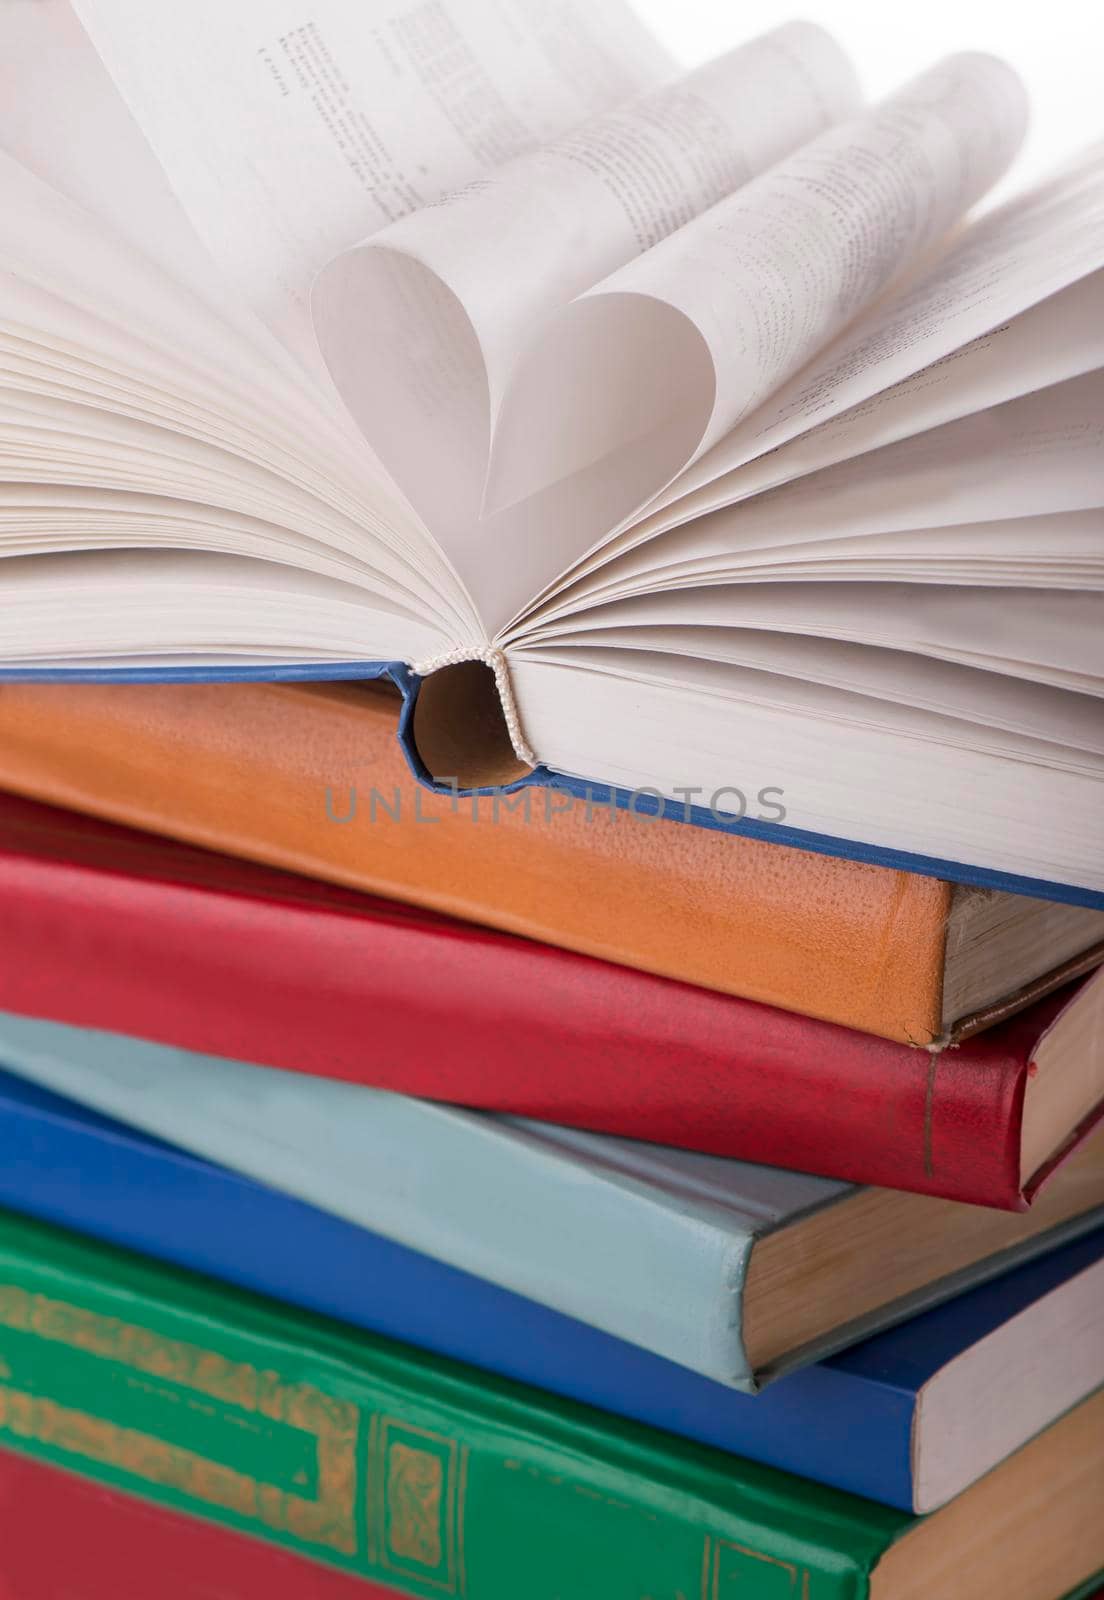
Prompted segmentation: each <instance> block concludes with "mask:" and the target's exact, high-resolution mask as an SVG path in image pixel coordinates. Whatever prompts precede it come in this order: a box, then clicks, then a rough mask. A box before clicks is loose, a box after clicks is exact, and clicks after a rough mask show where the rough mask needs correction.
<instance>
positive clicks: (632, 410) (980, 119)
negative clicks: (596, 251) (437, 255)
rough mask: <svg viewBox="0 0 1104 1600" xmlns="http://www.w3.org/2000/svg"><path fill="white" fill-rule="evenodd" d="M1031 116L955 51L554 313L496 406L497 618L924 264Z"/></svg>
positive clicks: (492, 563)
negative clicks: (903, 274)
mask: <svg viewBox="0 0 1104 1600" xmlns="http://www.w3.org/2000/svg"><path fill="white" fill-rule="evenodd" d="M1024 117H1025V110H1024V98H1023V90H1022V88H1021V86H1020V84H1019V82H1018V80H1017V79H1016V78H1015V76H1014V75H1013V74H1012V73H1011V72H1010V71H1009V69H1008V68H1007V67H1005V66H1004V65H1003V64H1002V63H1000V62H997V61H995V60H993V59H992V58H991V57H988V56H975V55H967V56H955V57H952V58H950V59H949V60H947V61H945V62H943V63H941V64H939V65H938V66H936V67H934V68H932V69H931V71H929V72H927V73H925V74H923V75H922V76H921V77H920V78H918V79H917V80H915V82H914V83H912V84H910V85H908V86H906V88H904V89H903V90H901V91H900V92H899V93H898V94H896V95H894V96H892V97H891V98H890V99H889V100H888V101H886V102H884V104H882V105H881V106H879V107H876V108H875V109H874V110H873V111H871V112H870V113H868V114H867V115H866V116H863V117H859V118H856V119H853V120H852V121H850V122H847V123H845V124H844V125H842V126H841V127H839V128H836V129H833V130H831V131H830V132H828V133H825V134H822V135H821V136H820V138H819V139H816V140H814V141H813V142H812V143H811V144H810V145H808V146H806V147H804V148H803V149H801V150H799V151H798V152H797V153H796V154H794V155H793V156H790V157H788V158H787V159H786V160H784V161H782V162H780V163H778V164H777V165H776V166H775V167H773V168H771V169H770V170H769V171H768V172H767V173H765V174H763V175H762V176H761V177H759V178H757V179H755V180H753V181H752V182H751V183H750V184H748V185H746V186H745V187H744V188H743V189H740V190H738V191H737V192H736V194H734V195H733V196H731V197H730V198H729V199H727V200H724V201H721V202H720V203H719V204H718V205H716V206H713V207H712V208H711V209H710V210H709V211H707V212H705V213H704V214H703V215H702V216H701V217H699V218H697V219H696V220H695V221H693V222H691V223H689V224H688V225H687V226H686V227H684V228H681V229H679V230H678V232H676V233H673V234H671V235H670V236H669V237H668V238H666V239H664V240H662V241H661V242H660V243H659V244H657V245H656V246H655V247H654V248H653V249H652V250H649V251H648V252H647V253H645V254H644V255H642V256H639V257H638V258H637V259H636V260H635V261H633V262H631V263H629V264H628V265H627V266H625V267H623V268H622V269H620V271H618V272H616V273H614V274H613V275H612V276H611V277H609V278H607V279H606V280H604V281H603V283H601V284H600V285H598V286H597V287H596V288H595V289H593V290H591V291H590V292H589V293H588V294H586V295H584V296H582V297H580V298H579V299H578V300H576V301H575V302H573V303H572V305H571V306H569V307H567V308H566V309H565V310H564V311H563V312H561V313H559V314H557V315H554V316H552V317H551V318H549V320H548V322H547V324H546V326H545V330H544V333H543V334H542V337H541V338H540V340H539V341H537V343H536V344H535V345H534V346H533V347H532V348H531V349H530V351H529V352H528V354H527V355H526V357H525V358H524V359H523V361H522V362H521V363H520V366H519V368H518V369H517V371H516V372H515V374H514V376H513V378H512V380H511V383H510V386H509V388H508V390H507V394H506V398H505V400H504V402H503V405H502V408H501V410H500V412H499V415H498V418H497V425H496V428H495V435H494V440H493V444H492V458H491V469H490V474H489V479H488V489H487V496H486V500H487V506H488V507H489V508H494V507H500V508H503V509H502V510H501V511H500V512H499V515H498V516H495V517H490V518H487V519H486V520H485V523H484V527H483V530H482V531H483V540H484V544H485V546H486V549H485V552H484V559H485V561H486V563H487V565H488V566H489V567H491V568H492V569H493V571H492V580H493V583H494V594H493V604H492V601H491V600H490V599H488V595H487V593H486V592H485V590H484V588H483V587H482V576H481V579H480V586H479V587H477V588H476V591H475V593H476V599H477V603H478V604H479V605H480V609H481V611H482V612H483V614H484V616H485V618H487V617H488V612H490V613H491V617H490V618H489V619H488V620H493V622H494V624H495V625H496V626H498V627H501V626H503V625H504V624H505V623H507V622H508V621H509V619H510V617H511V615H514V614H516V613H517V611H518V610H519V609H520V608H521V607H522V606H523V605H524V604H525V603H526V601H528V600H530V599H531V598H532V596H533V594H534V591H539V590H540V589H541V588H542V587H544V585H545V584H547V583H548V582H550V581H551V580H553V579H554V578H555V577H556V576H558V573H560V572H563V571H564V570H565V568H567V567H569V566H571V565H574V563H575V562H576V561H577V560H578V559H579V558H580V557H582V556H583V555H585V554H586V553H587V551H588V550H590V549H592V548H596V547H597V546H598V545H600V543H602V542H603V541H604V540H605V539H608V538H609V537H610V535H611V533H612V532H613V530H615V529H616V528H618V527H619V526H621V525H623V524H624V522H625V521H626V520H627V519H628V518H630V517H631V516H633V515H634V514H635V513H636V512H637V511H638V510H639V509H640V507H641V506H642V505H644V504H646V503H647V501H648V500H650V499H651V498H652V497H653V496H654V495H656V494H657V493H658V492H659V491H660V490H661V489H662V488H663V487H664V486H665V485H666V484H667V483H669V482H671V480H672V479H674V478H675V477H676V476H677V475H678V474H679V473H680V472H682V471H683V470H684V469H685V468H686V466H687V464H688V463H689V462H690V461H691V460H693V459H694V458H695V457H696V456H698V455H700V454H701V453H703V452H704V451H705V450H707V449H708V448H709V446H710V445H711V444H713V443H714V442H715V441H716V440H717V439H718V438H720V437H721V436H722V435H723V434H725V433H726V432H728V431H729V430H731V429H732V428H733V427H734V426H735V424H736V423H737V422H738V421H739V420H740V418H741V417H742V416H744V415H745V414H747V413H749V412H751V411H753V410H754V409H755V407H756V406H757V405H759V404H760V403H761V402H762V401H763V400H764V399H765V397H766V396H767V394H769V393H770V392H771V391H772V390H773V389H774V388H777V387H778V386H779V385H780V384H781V383H782V382H783V381H784V380H785V379H786V378H787V377H788V376H789V375H790V374H791V373H792V372H794V371H796V370H797V369H798V368H799V367H801V366H803V365H804V364H805V363H806V362H807V361H808V360H809V359H810V357H811V356H812V355H813V354H814V353H815V352H816V351H817V350H818V349H819V348H821V347H822V346H823V345H824V344H826V343H827V342H828V340H829V339H831V338H832V337H833V336H834V335H835V334H836V333H837V332H839V330H840V329H841V328H842V326H843V325H844V324H845V323H846V322H848V321H850V320H851V318H852V317H854V316H855V315H856V314H857V313H858V312H859V311H860V310H861V309H862V307H863V306H864V305H865V304H866V303H867V302H869V301H870V300H871V299H873V298H874V297H875V296H876V295H878V294H879V293H880V292H881V291H882V290H883V289H884V288H885V287H886V286H887V285H888V284H889V283H890V281H891V280H892V279H893V278H895V277H896V276H897V275H898V274H899V273H900V272H902V271H903V270H904V269H905V268H906V267H908V266H909V265H911V264H913V263H915V261H916V259H917V257H918V256H920V255H922V254H923V253H924V252H925V251H927V250H928V249H929V248H931V247H932V246H933V245H934V243H935V241H936V240H938V239H939V238H941V237H942V236H943V234H944V233H945V232H946V231H947V230H948V229H949V228H950V227H951V226H952V225H953V224H954V223H955V222H956V221H957V220H958V219H959V218H960V216H961V215H962V213H963V212H964V211H965V210H966V209H967V208H968V207H969V206H970V205H972V204H973V203H974V201H975V200H977V199H978V198H979V196H980V195H981V194H983V193H984V192H985V190H986V189H987V188H988V187H989V185H990V184H991V183H993V182H994V181H995V180H996V178H997V177H998V176H999V175H1000V174H1001V172H1003V170H1004V169H1005V167H1006V166H1007V164H1008V162H1009V161H1010V160H1011V158H1012V155H1013V154H1014V152H1015V150H1016V148H1017V147H1018V144H1019V142H1020V139H1021V136H1022V133H1023V126H1024ZM565 558H566V559H565ZM468 581H469V586H472V585H473V579H472V578H471V577H469V579H468ZM503 613H504V614H503Z"/></svg>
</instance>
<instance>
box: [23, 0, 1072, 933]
mask: <svg viewBox="0 0 1104 1600" xmlns="http://www.w3.org/2000/svg"><path fill="white" fill-rule="evenodd" d="M1025 119H1026V104H1025V97H1024V93H1023V90H1022V87H1021V86H1020V84H1019V83H1018V81H1017V80H1016V78H1015V76H1014V75H1013V74H1012V73H1011V72H1010V71H1009V69H1008V68H1006V67H1005V66H1004V65H1003V64H1002V63H1000V62H999V61H996V60H994V59H993V58H991V57H988V56H985V55H981V54H963V55H958V56H953V57H950V58H948V59H947V60H944V61H942V62H938V63H936V64H935V65H934V66H931V67H929V68H927V69H926V70H924V71H922V72H921V73H920V74H919V75H918V76H917V77H916V78H914V79H913V80H912V81H911V82H909V83H907V84H905V85H904V86H903V87H902V88H901V89H899V90H898V91H897V92H896V93H895V94H893V95H892V96H890V98H889V99H887V100H885V101H883V102H882V103H880V104H876V105H873V106H869V107H867V106H864V105H863V103H862V100H861V97H860V93H859V88H858V85H857V83H856V79H855V75H854V73H853V71H852V69H851V66H850V64H849V63H848V61H847V59H846V57H845V56H844V55H843V53H842V52H841V51H840V49H839V48H838V47H837V45H836V44H835V43H834V41H833V40H831V39H830V38H829V37H828V36H827V35H826V34H825V33H823V32H822V31H821V30H820V29H819V28H816V27H814V26H812V25H810V24H806V23H790V24H787V25H786V26H784V27H781V28H778V29H775V30H774V31H773V32H771V33H768V34H766V35H764V36H762V37H761V38H758V39H754V40H751V41H750V42H748V43H745V44H742V45H740V46H738V47H737V48H734V49H733V50H732V51H731V52H730V53H728V54H727V55H725V56H722V57H720V58H719V59H717V60H715V61H711V62H708V63H706V64H705V65H703V66H701V67H698V68H696V69H695V70H693V71H690V72H683V71H680V70H679V69H678V68H677V67H676V65H675V64H674V63H673V62H671V61H670V60H669V59H668V58H667V57H666V55H665V54H664V52H663V51H662V50H661V49H660V48H659V46H658V45H657V44H656V43H655V41H654V40H652V39H651V38H650V36H649V35H648V34H647V32H646V31H645V30H644V29H643V28H642V27H641V25H640V24H639V22H638V21H637V20H636V19H635V17H634V15H633V14H632V12H631V11H630V9H629V8H628V7H627V5H625V4H623V3H622V0H585V3H584V0H550V3H549V0H464V3H463V4H461V3H460V0H365V3H364V4H361V5H358V6H356V7H350V6H348V5H346V4H344V3H343V0H294V3H293V0H265V3H264V4H263V5H262V4H261V3H260V0H240V3H238V4H235V5H234V6H226V5H224V4H216V0H191V3H190V4H189V5H188V6H186V7H178V6H172V5H170V4H168V0H151V3H149V4H147V5H145V6H143V7H141V8H137V9H136V8H134V7H133V6H131V5H129V4H127V3H126V0H72V3H69V0H7V4H5V6H4V7H3V9H2V11H0V253H2V256H3V264H4V269H5V270H4V273H3V275H2V278H0V376H2V387H0V556H2V557H3V560H2V561H0V608H2V609H0V616H2V621H0V673H2V674H4V675H7V676H9V677H10V676H13V675H16V676H28V675H31V676H43V677H58V678H66V677H73V676H74V675H75V676H77V677H79V676H81V675H88V674H89V673H93V674H95V675H97V676H104V675H108V676H110V675H111V674H113V673H118V674H122V675H125V676H127V677H130V678H134V677H143V676H146V677H164V676H172V675H178V676H184V677H188V676H191V677H209V678H217V677H234V676H240V675H242V674H254V675H259V676H265V675H269V676H276V675H285V674H295V675H301V676H305V677H310V676H331V677H332V676H339V675H344V676H349V677H355V676H358V675H359V676H366V675H371V674H372V673H378V672H380V671H383V670H385V669H386V670H389V671H390V672H391V673H392V674H393V675H394V676H395V677H396V678H397V679H398V680H399V681H400V682H401V683H402V684H403V686H404V687H405V689H406V690H407V693H408V695H410V696H411V698H413V696H414V695H415V693H416V695H417V703H416V705H415V706H414V708H413V711H412V712H411V713H410V714H409V716H408V722H409V732H408V737H409V739H410V741H411V743H412V753H413V758H414V759H415V761H416V762H417V763H418V764H419V766H420V769H421V770H422V772H423V775H425V776H428V777H430V778H434V779H437V780H439V781H441V782H444V783H450V782H451V783H456V782H459V784H460V785H461V786H463V787H476V788H479V787H483V786H487V785H501V784H504V783H506V784H508V783H511V782H515V781H518V782H524V781H526V780H527V779H529V778H531V777H532V776H533V775H535V777H536V778H537V779H538V780H539V781H542V782H545V783H550V784H553V785H559V786H560V787H561V788H563V789H566V790H568V791H572V792H575V793H580V792H585V791H586V790H587V789H588V788H589V789H593V790H594V791H595V792H599V791H600V792H603V793H604V792H605V789H606V788H607V787H608V788H609V789H610V790H613V791H617V795H618V797H619V798H620V800H621V802H622V803H624V802H625V800H626V792H627V797H628V800H629V803H631V804H633V805H634V808H636V809H645V810H656V809H660V810H662V811H663V813H664V814H665V815H667V816H673V817H683V818H685V819H686V820H690V821H697V822H704V823H705V824H706V825H710V826H722V827H723V826H734V827H740V828H743V829H745V830H751V831H758V832H759V833H760V834H762V835H763V836H765V837H768V838H770V837H775V838H778V839H780V840H788V841H790V842H796V843H799V844H805V845H808V846H810V847H812V848H819V849H829V850H833V851H836V852H838V853H841V854H850V855H857V856H859V857H860V858H872V859H880V860H889V861H896V862H899V863H900V864H903V865H906V866H912V867H914V868H919V869H920V870H928V871H939V872H941V873H942V874H943V875H944V876H948V877H952V878H954V877H958V878H963V877H965V878H967V879H973V880H975V881H980V882H989V883H1003V884H1004V885H1005V886H1011V887H1014V888H1017V889H1020V890H1021V891H1024V890H1026V891H1027V892H1034V893H1046V894H1050V895H1053V896H1055V897H1058V898H1066V899H1074V900H1079V901H1081V902H1084V903H1090V904H1099V905H1104V829H1101V828H1100V825H1099V824H1100V817H1101V815H1102V814H1104V720H1102V718H1101V716H1100V714H1099V712H1100V699H1101V696H1102V694H1104V644H1102V640H1104V626H1102V624H1104V605H1102V602H1101V591H1102V589H1104V538H1102V536H1104V145H1100V146H1096V147H1094V148H1092V149H1090V150H1088V151H1085V152H1082V153H1081V154H1079V155H1075V156H1073V157H1071V158H1070V159H1069V160H1068V161H1067V162H1066V163H1065V164H1064V165H1063V166H1062V167H1061V169H1060V170H1058V171H1056V172H1055V173H1053V174H1052V175H1050V176H1049V177H1047V178H1046V179H1045V180H1044V181H1042V182H1041V183H1039V184H1037V185H1036V186H1035V187H1034V188H1032V189H1031V190H1029V191H1027V192H1024V193H1021V194H1018V195H1013V198H1012V199H1010V200H1008V201H1007V202H1006V203H1004V204H1003V205H1001V206H1000V207H997V208H993V207H991V206H988V205H987V204H986V196H987V194H988V192H989V190H990V189H991V187H992V185H993V184H994V183H995V182H996V180H997V179H998V178H1000V177H1001V176H1002V175H1003V174H1004V173H1005V171H1006V170H1007V168H1008V167H1009V165H1010V164H1011V162H1012V161H1013V159H1014V157H1015V154H1016V151H1017V148H1018V145H1019V143H1020V140H1021V137H1022V134H1023V129H1024V124H1025Z"/></svg>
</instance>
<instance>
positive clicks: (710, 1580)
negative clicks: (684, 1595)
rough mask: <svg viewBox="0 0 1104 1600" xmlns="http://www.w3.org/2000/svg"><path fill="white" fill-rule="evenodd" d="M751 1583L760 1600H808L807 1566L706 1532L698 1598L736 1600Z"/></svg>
mask: <svg viewBox="0 0 1104 1600" xmlns="http://www.w3.org/2000/svg"><path fill="white" fill-rule="evenodd" d="M753 1583H754V1586H755V1594H756V1596H757V1597H762V1600H808V1596H809V1572H808V1569H807V1568H806V1567H799V1566H798V1565H797V1564H796V1563H795V1562H793V1561H780V1560H779V1559H778V1557H777V1556H765V1555H763V1554H762V1553H761V1552H760V1551H758V1550H752V1549H749V1548H748V1547H747V1546H746V1545H742V1544H736V1543H735V1542H734V1541H733V1540H731V1539H714V1538H712V1537H711V1536H710V1535H708V1534H707V1535H706V1539H705V1548H704V1550H703V1551H702V1586H701V1600H738V1597H739V1596H741V1595H743V1594H746V1593H748V1591H749V1588H750V1587H751V1586H752V1584H753Z"/></svg>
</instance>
